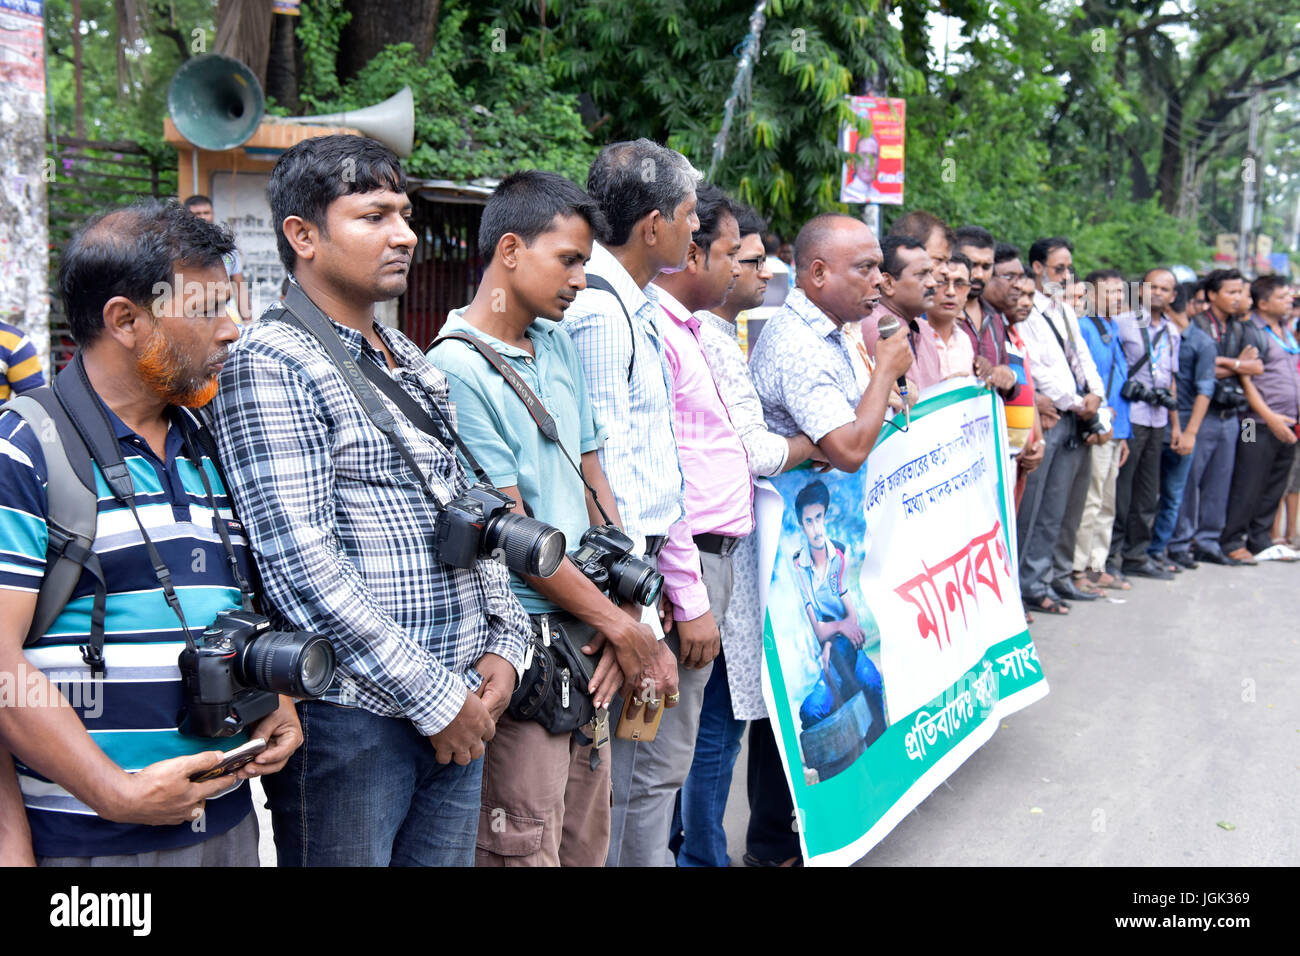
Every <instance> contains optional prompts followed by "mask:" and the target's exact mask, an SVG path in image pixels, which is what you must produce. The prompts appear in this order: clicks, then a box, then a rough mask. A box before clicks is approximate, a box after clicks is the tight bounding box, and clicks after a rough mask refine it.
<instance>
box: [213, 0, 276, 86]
mask: <svg viewBox="0 0 1300 956" xmlns="http://www.w3.org/2000/svg"><path fill="white" fill-rule="evenodd" d="M212 52H213V53H220V54H221V55H222V56H232V57H234V58H235V59H236V60H238V61H239V62H240V63H243V64H244V65H245V66H246V67H248V68H249V69H250V70H252V71H253V75H254V76H256V77H257V82H259V83H261V84H262V86H263V88H265V86H266V60H267V57H268V55H269V54H270V52H271V0H220V2H219V3H218V4H217V42H216V45H215V46H214V47H213V50H212Z"/></svg>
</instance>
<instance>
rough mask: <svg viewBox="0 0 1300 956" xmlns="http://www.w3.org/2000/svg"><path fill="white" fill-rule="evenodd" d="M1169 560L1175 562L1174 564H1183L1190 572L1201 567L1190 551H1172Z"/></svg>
mask: <svg viewBox="0 0 1300 956" xmlns="http://www.w3.org/2000/svg"><path fill="white" fill-rule="evenodd" d="M1169 560H1170V561H1172V562H1174V564H1181V565H1182V566H1183V567H1185V568H1186V569H1187V570H1188V571H1195V570H1196V569H1197V568H1199V567H1200V565H1199V564H1197V563H1196V559H1195V558H1193V557H1192V553H1191V552H1190V551H1170V552H1169Z"/></svg>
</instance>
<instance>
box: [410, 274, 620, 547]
mask: <svg viewBox="0 0 1300 956" xmlns="http://www.w3.org/2000/svg"><path fill="white" fill-rule="evenodd" d="M588 284H590V283H588ZM611 291H612V290H611ZM448 339H458V340H460V341H461V342H468V343H469V344H470V345H472V346H474V348H476V349H478V351H479V354H481V355H482V356H483V357H484V358H485V359H487V361H488V364H489V365H491V366H492V367H493V368H494V369H496V370H497V371H498V372H499V373H500V374H501V377H502V378H504V379H505V380H506V384H508V385H509V386H510V387H511V388H512V389H514V391H515V394H516V395H518V396H519V400H520V401H521V402H523V403H524V408H526V409H528V414H529V415H531V416H532V419H533V421H534V422H535V423H536V424H537V430H538V431H540V432H541V433H542V434H543V435H544V436H545V437H546V438H547V439H548V440H550V441H553V442H555V447H556V448H558V449H560V454H561V455H563V456H564V460H565V461H567V462H568V463H569V465H570V466H571V467H572V468H573V470H574V471H575V472H576V473H577V475H578V480H579V481H581V482H582V485H583V487H584V488H586V489H587V492H588V493H589V494H590V495H591V500H592V501H593V502H594V503H595V505H596V510H597V511H599V512H600V516H601V517H602V518H604V519H605V523H606V524H613V523H614V522H612V521H610V520H609V515H607V514H606V513H605V509H604V508H603V507H601V504H600V499H599V498H598V497H596V489H594V488H592V487H591V485H589V484H587V478H586V476H585V475H584V474H583V473H582V469H581V468H579V467H578V465H577V463H576V462H575V461H574V460H573V459H572V458H571V457H569V452H568V450H567V449H566V448H565V447H564V443H563V442H562V441H560V431H559V429H558V428H556V427H555V419H554V418H553V417H552V416H551V413H550V412H548V411H547V410H546V406H545V405H543V404H542V400H541V399H540V398H538V397H537V395H536V393H535V392H534V391H533V390H532V389H531V388H529V387H528V383H527V382H525V381H524V380H523V379H522V378H520V377H519V373H518V372H516V371H515V370H514V369H513V368H511V367H510V363H509V362H507V361H505V360H504V359H503V358H502V357H501V353H500V352H498V351H497V350H496V349H494V348H493V347H492V346H490V345H488V344H487V343H486V342H484V341H483V340H482V339H480V338H479V337H478V336H475V335H469V334H467V333H465V332H447V333H446V334H444V335H440V336H438V338H436V339H434V341H433V346H432V347H433V348H437V347H438V345H439V344H441V343H442V342H446V341H447V340H448Z"/></svg>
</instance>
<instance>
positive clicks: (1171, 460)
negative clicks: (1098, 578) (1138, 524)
mask: <svg viewBox="0 0 1300 956" xmlns="http://www.w3.org/2000/svg"><path fill="white" fill-rule="evenodd" d="M1194 457H1195V452H1194V451H1193V453H1192V454H1191V455H1180V454H1178V453H1177V452H1176V451H1174V450H1173V449H1172V448H1170V447H1169V445H1168V444H1166V445H1165V447H1164V449H1163V450H1162V451H1161V452H1160V507H1159V509H1158V510H1157V511H1156V523H1155V525H1154V526H1153V527H1152V528H1151V546H1150V547H1149V548H1148V549H1147V551H1148V553H1149V554H1150V555H1151V556H1152V557H1156V556H1158V555H1162V554H1164V552H1165V549H1166V548H1167V547H1169V540H1170V538H1172V537H1173V535H1174V527H1175V525H1177V523H1178V512H1179V511H1180V510H1181V509H1182V507H1183V492H1184V491H1185V490H1186V488H1187V477H1188V475H1190V474H1191V473H1192V459H1193V458H1194Z"/></svg>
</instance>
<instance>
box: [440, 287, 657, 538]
mask: <svg viewBox="0 0 1300 956" xmlns="http://www.w3.org/2000/svg"><path fill="white" fill-rule="evenodd" d="M587 288H588V289H599V290H600V291H601V292H608V293H609V294H610V295H612V296H613V297H614V301H615V302H617V303H618V307H619V308H620V309H622V310H623V318H625V319H627V332H628V335H629V336H631V338H632V355H631V357H630V358H629V359H628V360H627V381H628V384H629V385H630V384H631V383H632V367H633V366H634V365H635V364H636V328H635V327H634V326H633V325H632V316H631V314H630V313H629V312H628V311H627V306H625V305H624V304H623V297H622V296H621V295H619V294H618V293H617V292H615V291H614V287H613V286H612V285H610V282H609V280H608V279H606V278H605V277H604V276H598V275H596V274H595V273H593V272H588V273H587ZM448 338H450V336H448ZM434 344H435V345H437V344H438V343H436V342H435V343H434ZM601 514H604V512H603V511H602V512H601Z"/></svg>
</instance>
